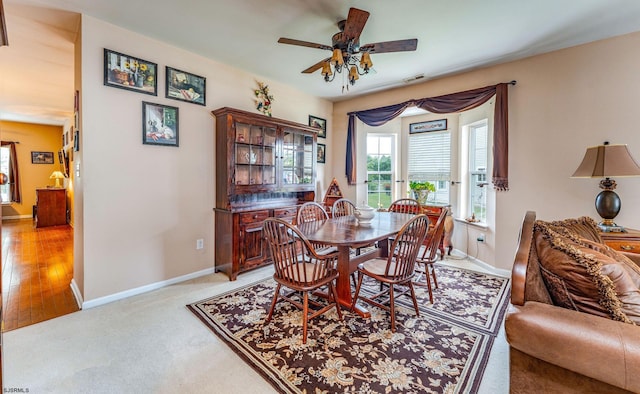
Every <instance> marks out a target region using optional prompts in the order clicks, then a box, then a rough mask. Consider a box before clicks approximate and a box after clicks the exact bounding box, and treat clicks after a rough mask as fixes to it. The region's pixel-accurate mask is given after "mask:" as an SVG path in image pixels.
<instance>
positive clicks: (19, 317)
mask: <svg viewBox="0 0 640 394" xmlns="http://www.w3.org/2000/svg"><path fill="white" fill-rule="evenodd" d="M72 278H73V229H72V228H71V226H69V225H65V226H53V227H42V228H34V223H33V220H31V219H20V220H4V221H3V222H2V300H3V303H4V305H3V315H4V316H3V317H4V318H3V326H2V331H10V330H14V329H16V328H20V327H24V326H28V325H31V324H34V323H38V322H41V321H44V320H49V319H52V318H55V317H58V316H62V315H65V314H68V313H72V312H76V311H78V310H79V308H78V304H77V302H76V299H75V297H74V296H73V292H72V291H71V287H70V284H71V279H72Z"/></svg>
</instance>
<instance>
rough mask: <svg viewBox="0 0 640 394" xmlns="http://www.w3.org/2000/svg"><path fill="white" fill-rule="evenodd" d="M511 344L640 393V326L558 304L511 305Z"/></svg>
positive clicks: (508, 332) (508, 328) (508, 322)
mask: <svg viewBox="0 0 640 394" xmlns="http://www.w3.org/2000/svg"><path fill="white" fill-rule="evenodd" d="M505 329H506V335H507V342H509V345H510V346H512V347H514V348H516V349H518V350H520V351H521V352H523V353H526V354H528V355H530V356H532V357H535V358H538V359H541V360H543V361H546V362H548V363H551V364H554V365H557V366H560V367H562V368H565V369H568V370H571V371H574V372H576V373H579V374H581V375H585V376H588V377H591V378H594V379H596V380H600V381H602V382H605V383H608V384H611V385H613V386H617V387H620V388H623V389H625V390H629V391H632V392H640V373H638V372H639V371H640V327H638V326H635V325H632V324H628V323H621V322H617V321H613V320H609V319H606V318H603V317H599V316H594V315H589V314H587V313H582V312H577V311H572V310H569V309H564V308H560V307H557V306H553V305H548V304H543V303H539V302H533V301H528V302H526V303H525V304H524V305H522V306H516V305H510V307H509V311H508V313H507V317H506V320H505Z"/></svg>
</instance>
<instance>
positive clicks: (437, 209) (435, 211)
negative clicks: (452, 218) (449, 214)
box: [422, 205, 442, 216]
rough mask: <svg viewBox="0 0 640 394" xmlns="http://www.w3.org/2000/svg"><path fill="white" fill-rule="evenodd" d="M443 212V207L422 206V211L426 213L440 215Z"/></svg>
mask: <svg viewBox="0 0 640 394" xmlns="http://www.w3.org/2000/svg"><path fill="white" fill-rule="evenodd" d="M441 212H442V207H433V206H429V205H423V206H422V213H424V214H425V215H437V216H440V213H441Z"/></svg>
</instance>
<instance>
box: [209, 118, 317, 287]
mask: <svg viewBox="0 0 640 394" xmlns="http://www.w3.org/2000/svg"><path fill="white" fill-rule="evenodd" d="M212 114H213V116H214V117H215V118H216V130H215V131H216V138H215V141H216V148H215V149H216V207H215V210H214V211H215V234H216V235H215V237H216V240H215V241H216V244H215V258H216V270H217V271H222V272H224V273H226V274H227V275H228V276H229V279H230V280H235V279H236V278H237V276H238V274H239V273H241V272H244V271H247V270H250V269H254V268H257V267H262V266H264V265H267V264H271V258H270V253H269V247H268V245H267V244H266V242H265V241H264V236H263V234H262V224H263V222H264V220H265V219H266V218H269V217H277V218H282V219H285V220H288V221H290V222H292V221H293V220H294V218H295V216H296V213H297V208H298V206H299V205H300V204H302V203H304V202H306V201H313V200H314V197H315V193H314V190H315V184H316V149H317V146H316V142H317V129H315V128H312V127H310V126H307V125H303V124H299V123H294V122H291V121H288V120H283V119H277V118H272V117H268V116H264V115H260V114H255V113H250V112H246V111H242V110H238V109H233V108H228V107H225V108H220V109H217V110H215V111H213V112H212Z"/></svg>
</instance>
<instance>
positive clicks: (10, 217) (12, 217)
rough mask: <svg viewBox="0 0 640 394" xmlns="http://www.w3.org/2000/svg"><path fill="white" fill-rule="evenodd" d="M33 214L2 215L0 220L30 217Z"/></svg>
mask: <svg viewBox="0 0 640 394" xmlns="http://www.w3.org/2000/svg"><path fill="white" fill-rule="evenodd" d="M32 218H33V215H15V216H3V217H2V220H12V219H32Z"/></svg>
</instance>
